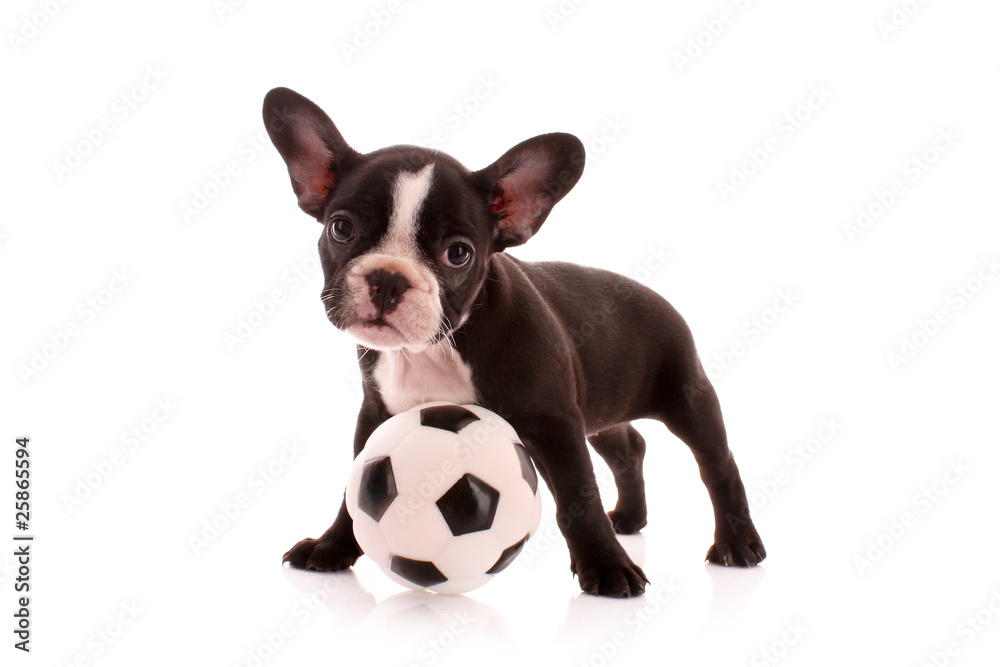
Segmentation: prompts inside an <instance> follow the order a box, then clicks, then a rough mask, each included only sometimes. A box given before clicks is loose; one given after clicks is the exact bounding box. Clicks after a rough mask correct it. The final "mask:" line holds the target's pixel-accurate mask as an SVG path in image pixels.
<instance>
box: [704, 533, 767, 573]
mask: <svg viewBox="0 0 1000 667" xmlns="http://www.w3.org/2000/svg"><path fill="white" fill-rule="evenodd" d="M765 558H767V551H765V550H764V543H763V542H761V540H760V536H759V535H758V534H757V531H756V530H754V529H753V528H751V529H750V530H745V531H741V532H738V533H735V534H731V535H727V536H719V535H716V536H715V544H713V545H712V546H711V548H709V550H708V554H706V555H705V560H707V561H708V562H709V563H715V564H716V565H726V566H729V565H736V566H739V567H752V566H754V565H756V564H757V563H759V562H761V561H762V560H764V559H765Z"/></svg>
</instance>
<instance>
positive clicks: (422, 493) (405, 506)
mask: <svg viewBox="0 0 1000 667" xmlns="http://www.w3.org/2000/svg"><path fill="white" fill-rule="evenodd" d="M347 510H348V512H349V513H350V515H351V518H352V519H353V520H354V535H355V537H356V538H357V540H358V544H359V545H360V546H361V548H362V550H364V552H365V553H366V554H367V555H368V556H370V557H371V558H372V560H374V561H375V562H376V563H377V564H378V565H379V567H381V568H382V570H383V571H384V572H385V573H386V574H387V575H389V577H391V578H392V579H394V580H395V581H397V582H398V583H400V584H402V585H404V586H408V587H409V588H414V589H427V590H431V591H434V592H436V593H447V594H458V593H464V592H466V591H470V590H472V589H474V588H478V587H480V586H482V585H483V584H485V583H486V582H488V581H490V580H491V579H492V578H493V576H494V575H496V574H497V573H498V572H500V571H501V570H503V569H504V568H506V567H507V566H508V565H510V563H511V561H513V560H514V558H515V557H516V556H517V554H519V553H520V552H521V549H523V548H524V545H525V543H526V542H527V541H528V538H529V537H531V535H532V534H534V532H535V530H536V529H537V528H538V522H539V519H540V518H541V511H542V505H541V499H540V497H539V493H538V476H537V474H536V473H535V468H534V467H533V466H532V464H531V459H530V457H529V456H528V452H527V450H526V449H525V448H524V445H522V444H521V442H520V440H519V439H518V437H517V433H515V432H514V429H513V427H511V425H510V424H508V423H507V422H506V421H504V420H503V419H501V418H500V417H499V416H498V415H496V414H494V413H492V412H490V411H489V410H487V409H485V408H482V407H479V406H478V405H456V404H454V403H445V402H435V403H425V404H423V405H418V406H416V407H415V408H412V409H410V410H407V411H406V412H402V413H400V414H398V415H396V416H394V417H391V418H390V419H388V420H387V421H386V422H384V423H383V424H382V425H380V426H379V427H378V428H377V429H375V432H374V433H372V435H371V437H370V438H368V442H367V443H366V444H365V448H364V450H362V452H361V454H359V455H358V457H357V458H356V459H355V460H354V466H353V467H352V468H351V476H350V478H349V480H348V483H347Z"/></svg>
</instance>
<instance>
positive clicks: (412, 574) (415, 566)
mask: <svg viewBox="0 0 1000 667" xmlns="http://www.w3.org/2000/svg"><path fill="white" fill-rule="evenodd" d="M389 569H391V570H392V571H393V572H395V573H396V574H398V575H399V576H401V577H402V578H403V579H406V580H407V581H412V582H413V583H415V584H416V585H417V586H424V587H430V586H436V585H438V584H443V583H444V582H446V581H448V577H446V576H444V574H442V572H441V570H439V569H437V566H436V565H434V563H431V562H429V561H426V560H413V559H412V558H404V557H403V556H393V557H392V560H391V561H390V563H389Z"/></svg>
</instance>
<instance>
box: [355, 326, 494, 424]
mask: <svg viewBox="0 0 1000 667" xmlns="http://www.w3.org/2000/svg"><path fill="white" fill-rule="evenodd" d="M374 379H375V382H376V383H377V384H378V388H379V393H381V394H382V402H383V403H385V407H386V408H388V410H389V413H390V414H393V415H396V414H399V413H400V412H405V411H406V410H409V409H410V408H412V407H413V406H415V405H420V404H421V403H427V402H428V401H451V402H452V403H459V404H461V403H475V402H476V400H477V397H476V388H475V386H473V384H472V368H471V367H470V366H469V365H468V364H467V363H465V361H464V360H463V359H462V357H461V355H459V353H458V352H456V351H455V349H454V348H453V347H451V345H449V344H448V342H447V341H442V342H440V343H438V344H436V345H434V346H432V347H429V348H427V349H426V350H424V351H423V352H413V351H408V352H407V353H406V354H405V355H404V354H403V353H402V352H399V351H394V352H387V351H382V352H379V359H378V362H376V364H375V373H374Z"/></svg>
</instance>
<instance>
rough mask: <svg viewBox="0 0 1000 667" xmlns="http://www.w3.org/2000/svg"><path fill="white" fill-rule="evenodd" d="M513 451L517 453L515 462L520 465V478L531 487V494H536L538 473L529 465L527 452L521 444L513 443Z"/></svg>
mask: <svg viewBox="0 0 1000 667" xmlns="http://www.w3.org/2000/svg"><path fill="white" fill-rule="evenodd" d="M514 451H515V452H517V460H518V461H519V462H520V463H521V477H523V478H524V481H525V482H527V483H528V486H530V487H531V492H532V493H537V492H538V473H536V472H535V466H533V465H531V457H530V456H528V450H527V449H525V448H524V445H522V444H521V443H519V442H515V443H514Z"/></svg>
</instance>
